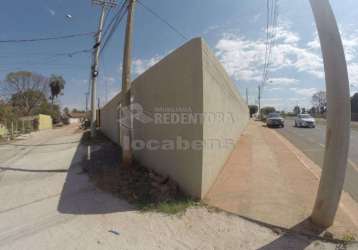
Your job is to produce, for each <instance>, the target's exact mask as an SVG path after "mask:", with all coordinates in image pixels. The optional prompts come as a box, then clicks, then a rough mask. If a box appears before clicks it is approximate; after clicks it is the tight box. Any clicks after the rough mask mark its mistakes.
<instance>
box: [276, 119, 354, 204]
mask: <svg viewBox="0 0 358 250" xmlns="http://www.w3.org/2000/svg"><path fill="white" fill-rule="evenodd" d="M293 125H294V120H291V119H286V123H285V128H282V129H277V132H279V133H280V134H282V135H283V136H285V137H286V138H287V139H288V140H289V141H290V142H291V143H292V144H294V145H295V146H296V147H297V148H299V149H300V150H301V151H303V152H304V153H305V154H306V155H307V156H308V157H309V158H310V159H311V160H312V161H314V162H315V163H316V164H317V165H319V166H320V167H322V165H323V156H324V147H325V137H326V126H325V125H324V124H321V123H319V124H318V125H317V126H316V128H296V127H294V126H293ZM344 190H345V191H346V192H348V193H349V194H350V195H351V196H352V197H353V199H355V200H356V201H358V131H357V130H356V129H352V130H351V140H350V149H349V158H348V168H347V173H346V180H345V184H344Z"/></svg>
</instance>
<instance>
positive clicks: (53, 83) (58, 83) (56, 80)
mask: <svg viewBox="0 0 358 250" xmlns="http://www.w3.org/2000/svg"><path fill="white" fill-rule="evenodd" d="M49 83H50V90H51V95H50V100H51V101H52V104H53V102H54V100H55V98H57V97H58V95H60V94H61V93H62V90H63V89H64V88H65V84H66V82H65V80H64V79H63V77H62V76H57V75H51V77H50V80H49Z"/></svg>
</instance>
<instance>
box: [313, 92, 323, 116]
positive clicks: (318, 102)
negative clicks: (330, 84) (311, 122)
mask: <svg viewBox="0 0 358 250" xmlns="http://www.w3.org/2000/svg"><path fill="white" fill-rule="evenodd" d="M312 104H313V106H315V107H316V110H317V111H318V112H319V113H320V114H323V113H325V112H326V110H327V97H326V92H324V91H319V92H317V93H315V94H314V95H313V96H312Z"/></svg>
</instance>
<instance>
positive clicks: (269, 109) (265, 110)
mask: <svg viewBox="0 0 358 250" xmlns="http://www.w3.org/2000/svg"><path fill="white" fill-rule="evenodd" d="M275 111H276V109H275V108H274V107H263V108H262V109H261V114H262V115H264V116H266V115H268V114H270V113H273V112H275Z"/></svg>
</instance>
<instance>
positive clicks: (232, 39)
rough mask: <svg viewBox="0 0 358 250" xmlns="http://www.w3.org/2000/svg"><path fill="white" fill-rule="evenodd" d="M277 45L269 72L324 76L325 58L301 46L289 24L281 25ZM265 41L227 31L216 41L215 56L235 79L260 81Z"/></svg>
mask: <svg viewBox="0 0 358 250" xmlns="http://www.w3.org/2000/svg"><path fill="white" fill-rule="evenodd" d="M275 40H276V42H275V43H276V46H275V47H273V48H272V59H271V64H270V71H271V72H274V71H279V70H282V69H294V70H296V71H297V72H304V73H307V74H310V75H313V76H315V77H317V78H323V76H324V74H323V64H322V58H321V56H320V54H319V53H317V51H315V50H314V49H312V48H310V47H308V46H307V47H300V46H299V45H298V42H299V41H300V37H299V36H298V34H296V33H294V32H292V31H290V30H289V29H288V25H287V24H282V25H281V26H280V27H279V28H278V32H277V36H276V39H275ZM265 42H266V41H265V40H262V39H258V40H250V39H247V38H245V37H243V36H238V35H235V34H224V35H223V37H222V39H220V40H219V41H218V43H217V44H216V46H215V48H216V55H217V56H218V57H219V59H220V61H221V62H222V63H223V65H224V67H225V68H226V70H227V71H228V73H229V75H230V76H231V77H233V78H234V79H235V80H247V81H256V82H260V81H261V79H262V71H263V65H264V58H265V48H266V45H265Z"/></svg>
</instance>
